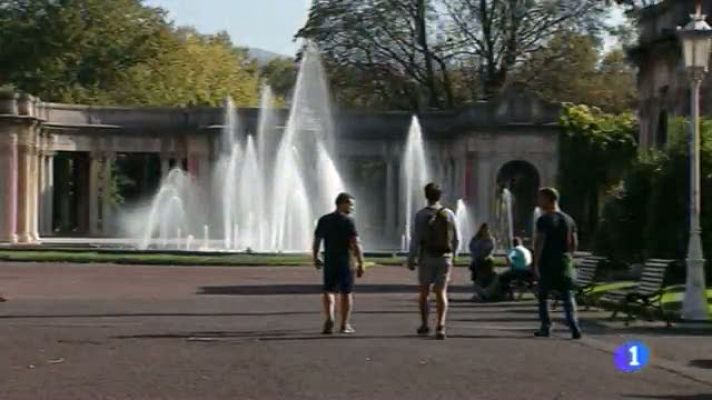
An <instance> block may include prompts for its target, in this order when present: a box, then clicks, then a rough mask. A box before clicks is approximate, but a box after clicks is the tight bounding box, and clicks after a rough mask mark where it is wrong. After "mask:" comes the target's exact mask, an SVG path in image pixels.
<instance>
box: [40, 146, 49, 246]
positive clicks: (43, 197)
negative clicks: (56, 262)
mask: <svg viewBox="0 0 712 400" xmlns="http://www.w3.org/2000/svg"><path fill="white" fill-rule="evenodd" d="M37 158H38V159H39V162H38V163H37V172H38V173H37V196H38V200H37V210H38V211H37V220H38V229H37V231H38V233H39V234H40V235H42V236H44V235H46V234H47V229H46V227H47V215H46V214H47V184H48V182H47V156H46V154H45V152H44V151H42V150H40V151H38V155H37Z"/></svg>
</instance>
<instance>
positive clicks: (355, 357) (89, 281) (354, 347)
mask: <svg viewBox="0 0 712 400" xmlns="http://www.w3.org/2000/svg"><path fill="white" fill-rule="evenodd" d="M465 272H466V271H458V273H457V274H456V276H455V279H456V282H457V283H459V284H461V285H460V286H455V287H454V288H453V290H452V294H451V297H452V298H453V300H454V301H453V303H452V312H451V315H450V321H451V323H450V327H449V334H450V338H449V339H448V340H447V341H444V342H441V341H436V340H432V339H423V338H418V337H416V336H415V335H414V330H415V328H416V327H417V322H418V321H417V315H416V314H415V304H414V298H415V296H414V294H413V292H414V286H413V285H412V282H413V281H414V279H415V276H414V274H413V273H410V272H408V271H407V270H404V269H402V268H395V267H390V268H386V267H384V268H377V269H373V270H369V272H368V274H367V276H366V277H365V278H364V279H363V280H361V281H360V282H359V284H360V285H359V289H358V290H359V293H358V298H357V305H356V314H355V316H354V326H355V327H356V329H357V330H358V333H357V334H356V335H353V336H341V335H334V336H333V337H323V336H321V335H319V334H318V330H319V328H320V326H321V316H320V314H319V300H318V296H317V295H316V293H318V286H317V284H318V279H319V275H318V273H317V272H315V271H314V270H313V269H309V268H215V267H203V268H185V267H175V268H172V267H129V266H76V265H47V264H45V265H39V264H0V290H2V292H3V293H4V294H5V295H6V296H7V297H8V298H9V299H10V301H9V302H7V303H3V304H0V338H2V339H0V354H2V357H0V399H3V400H11V399H171V400H174V399H384V400H385V399H388V400H392V399H399V398H407V399H448V400H451V399H498V400H499V399H517V400H519V399H576V400H579V399H681V400H688V399H689V400H692V399H712V369H710V368H712V365H710V364H711V363H712V361H710V360H712V340H710V338H712V336H710V331H709V330H706V329H701V330H695V329H680V328H675V329H673V330H670V331H666V330H665V329H664V328H663V327H662V324H660V323H657V324H653V325H651V324H637V325H635V326H634V327H633V328H630V329H624V328H622V326H621V324H620V323H616V324H613V325H610V326H609V325H607V324H601V323H598V322H596V320H595V319H593V318H598V317H601V316H602V314H600V313H597V312H591V313H583V314H582V317H583V319H584V327H585V328H586V330H587V333H588V335H587V336H586V338H585V340H583V341H580V342H575V341H571V340H569V339H568V333H567V332H565V331H564V332H560V333H558V334H557V336H556V337H554V338H551V339H544V340H540V339H535V338H533V337H532V336H531V332H532V329H533V328H536V326H537V320H536V313H535V307H534V305H533V303H531V302H517V303H500V304H484V305H476V304H472V303H469V302H466V301H465V299H466V298H469V293H468V290H467V287H466V286H464V285H465V284H466V274H465ZM627 337H635V338H638V339H642V340H644V341H646V342H648V343H649V344H650V345H651V347H652V348H653V352H654V365H653V366H651V367H649V368H647V369H646V370H644V371H643V372H640V373H638V374H634V375H626V374H623V373H620V372H617V371H616V370H615V369H614V367H613V364H612V356H611V354H610V352H609V350H610V349H612V348H614V347H615V346H616V345H618V344H620V343H622V342H623V341H624V340H625V338H627Z"/></svg>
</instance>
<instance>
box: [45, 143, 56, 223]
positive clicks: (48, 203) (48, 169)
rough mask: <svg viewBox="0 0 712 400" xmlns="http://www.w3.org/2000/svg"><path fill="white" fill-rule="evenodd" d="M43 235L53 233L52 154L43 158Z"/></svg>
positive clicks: (49, 153)
mask: <svg viewBox="0 0 712 400" xmlns="http://www.w3.org/2000/svg"><path fill="white" fill-rule="evenodd" d="M45 163H46V164H45V179H46V180H45V184H46V185H45V186H46V187H45V197H44V210H45V212H44V217H45V220H44V222H45V225H44V228H45V229H44V233H43V234H44V235H51V234H53V233H54V153H52V152H48V153H47V155H46V156H45Z"/></svg>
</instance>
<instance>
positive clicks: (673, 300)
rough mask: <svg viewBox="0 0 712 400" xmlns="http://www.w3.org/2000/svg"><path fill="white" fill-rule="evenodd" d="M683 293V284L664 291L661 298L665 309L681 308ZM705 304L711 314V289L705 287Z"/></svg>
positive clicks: (677, 309)
mask: <svg viewBox="0 0 712 400" xmlns="http://www.w3.org/2000/svg"><path fill="white" fill-rule="evenodd" d="M684 295H685V288H684V286H676V287H675V289H674V290H671V291H668V292H667V293H665V294H664V295H663V299H662V301H663V304H664V305H665V309H667V310H673V311H679V310H680V309H681V308H682V299H683V297H684ZM707 305H708V312H709V314H710V315H712V289H707Z"/></svg>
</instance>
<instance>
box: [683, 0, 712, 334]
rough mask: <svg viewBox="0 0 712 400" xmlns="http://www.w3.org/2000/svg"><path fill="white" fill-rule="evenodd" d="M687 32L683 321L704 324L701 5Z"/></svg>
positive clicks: (705, 30) (705, 35)
mask: <svg viewBox="0 0 712 400" xmlns="http://www.w3.org/2000/svg"><path fill="white" fill-rule="evenodd" d="M691 18H692V20H691V21H690V23H689V24H687V25H686V26H685V27H684V28H680V29H679V35H680V40H681V41H682V48H683V53H684V59H685V68H686V69H687V73H688V77H689V80H690V89H691V99H690V101H691V109H692V121H691V128H692V129H691V130H690V134H691V138H690V242H689V244H688V249H687V282H686V285H685V299H684V302H683V307H682V318H683V319H684V320H688V321H705V320H708V319H709V315H708V312H707V296H706V293H705V270H704V266H705V259H704V254H703V251H702V240H701V237H700V236H701V233H702V229H701V227H700V210H701V208H700V87H701V86H702V80H703V79H704V76H705V74H706V73H707V68H708V64H709V59H710V47H711V46H712V39H711V37H712V28H711V27H710V26H709V24H707V22H706V21H705V19H706V17H705V15H703V14H702V4H701V2H699V1H698V3H697V13H696V14H694V15H692V16H691Z"/></svg>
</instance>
